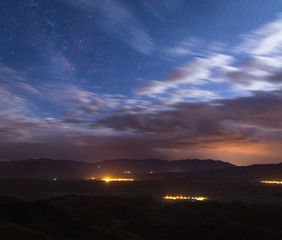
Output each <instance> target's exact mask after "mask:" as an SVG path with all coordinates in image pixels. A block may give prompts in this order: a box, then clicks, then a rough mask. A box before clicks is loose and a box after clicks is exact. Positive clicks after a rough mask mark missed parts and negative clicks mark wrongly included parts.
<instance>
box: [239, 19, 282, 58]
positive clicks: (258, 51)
mask: <svg viewBox="0 0 282 240" xmlns="http://www.w3.org/2000/svg"><path fill="white" fill-rule="evenodd" d="M281 24H282V15H281V14H280V15H279V16H278V18H277V19H276V20H275V21H273V22H270V23H267V24H265V25H263V26H262V27H260V28H258V29H256V30H254V31H253V32H251V33H250V34H246V35H245V36H244V42H243V43H242V44H241V45H240V46H239V47H238V48H237V49H236V50H237V51H244V52H246V53H249V54H252V55H273V54H281V52H282V47H281V46H282V29H281Z"/></svg>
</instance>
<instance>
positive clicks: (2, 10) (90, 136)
mask: <svg viewBox="0 0 282 240" xmlns="http://www.w3.org/2000/svg"><path fill="white" fill-rule="evenodd" d="M0 19H1V21H0V32H1V34H0V159H2V160H14V159H26V158H40V157H50V158H63V159H75V160H81V161H89V162H95V161H100V160H105V159H115V158H134V159H143V158H162V159H186V158H199V159H207V158H212V159H220V160H223V161H227V162H231V163H234V164H238V165H249V164H254V163H276V162H281V161H282V148H281V144H282V1H277V0H261V1H258V0H237V1H231V0H228V1H227V0H213V1H208V0H1V4H0Z"/></svg>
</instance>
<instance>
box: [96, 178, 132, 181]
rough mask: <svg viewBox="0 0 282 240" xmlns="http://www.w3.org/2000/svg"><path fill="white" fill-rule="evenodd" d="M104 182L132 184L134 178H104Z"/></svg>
mask: <svg viewBox="0 0 282 240" xmlns="http://www.w3.org/2000/svg"><path fill="white" fill-rule="evenodd" d="M101 180H102V181H105V182H132V181H133V180H134V179H132V178H102V179H101Z"/></svg>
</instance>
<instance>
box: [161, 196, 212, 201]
mask: <svg viewBox="0 0 282 240" xmlns="http://www.w3.org/2000/svg"><path fill="white" fill-rule="evenodd" d="M163 199H165V200H196V201H204V200H207V198H206V197H189V196H165V197H163Z"/></svg>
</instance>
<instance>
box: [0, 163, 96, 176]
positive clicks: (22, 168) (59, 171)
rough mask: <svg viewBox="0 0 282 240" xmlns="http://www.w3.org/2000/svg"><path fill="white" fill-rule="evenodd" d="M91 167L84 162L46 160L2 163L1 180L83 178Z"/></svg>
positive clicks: (0, 169)
mask: <svg viewBox="0 0 282 240" xmlns="http://www.w3.org/2000/svg"><path fill="white" fill-rule="evenodd" d="M89 167H91V164H88V163H84V162H78V161H72V160H52V159H45V158H41V159H28V160H19V161H9V162H0V178H31V179H53V178H81V177H82V176H85V174H87V172H88V169H89Z"/></svg>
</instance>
